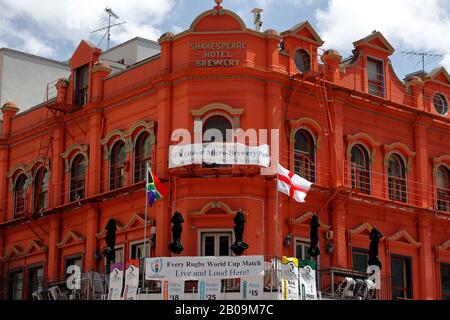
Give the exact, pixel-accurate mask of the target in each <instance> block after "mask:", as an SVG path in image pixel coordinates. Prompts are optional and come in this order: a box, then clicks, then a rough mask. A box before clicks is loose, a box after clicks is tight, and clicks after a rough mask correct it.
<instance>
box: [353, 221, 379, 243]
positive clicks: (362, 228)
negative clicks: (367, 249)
mask: <svg viewBox="0 0 450 320" xmlns="http://www.w3.org/2000/svg"><path fill="white" fill-rule="evenodd" d="M373 228H374V227H373V226H372V225H371V224H370V223H369V222H365V223H363V224H361V225H359V226H358V227H356V228H355V229H351V230H349V233H350V235H361V234H362V233H364V231H366V232H367V233H368V235H367V236H369V235H370V232H371V231H372V229H373ZM385 238H386V237H385V236H383V237H382V238H381V239H380V240H384V239H385Z"/></svg>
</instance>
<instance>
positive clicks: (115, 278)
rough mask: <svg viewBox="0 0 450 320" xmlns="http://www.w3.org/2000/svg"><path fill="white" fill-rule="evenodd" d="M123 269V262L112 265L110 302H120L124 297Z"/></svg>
mask: <svg viewBox="0 0 450 320" xmlns="http://www.w3.org/2000/svg"><path fill="white" fill-rule="evenodd" d="M123 268H124V265H123V262H120V263H115V264H112V265H111V273H110V274H109V293H108V300H120V299H121V297H122V286H123Z"/></svg>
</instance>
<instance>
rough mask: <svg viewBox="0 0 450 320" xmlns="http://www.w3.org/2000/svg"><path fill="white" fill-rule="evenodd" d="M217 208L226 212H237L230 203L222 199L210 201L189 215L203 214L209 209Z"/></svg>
mask: <svg viewBox="0 0 450 320" xmlns="http://www.w3.org/2000/svg"><path fill="white" fill-rule="evenodd" d="M215 209H217V211H222V212H224V213H225V214H235V213H236V212H235V211H234V210H233V209H231V207H230V206H229V205H227V204H226V203H224V202H221V201H217V202H209V203H207V204H205V205H204V206H203V207H202V208H201V209H200V210H197V211H193V212H191V213H190V214H189V215H202V214H207V213H208V211H211V210H213V211H215Z"/></svg>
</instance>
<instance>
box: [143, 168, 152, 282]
mask: <svg viewBox="0 0 450 320" xmlns="http://www.w3.org/2000/svg"><path fill="white" fill-rule="evenodd" d="M149 169H150V168H149V163H148V161H147V162H146V163H145V212H144V216H145V217H144V264H143V270H144V272H143V273H142V290H144V286H145V260H146V258H147V216H148V190H147V183H148V170H149Z"/></svg>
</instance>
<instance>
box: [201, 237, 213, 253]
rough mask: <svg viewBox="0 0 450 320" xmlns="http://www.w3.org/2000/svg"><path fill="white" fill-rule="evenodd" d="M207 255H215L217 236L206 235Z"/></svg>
mask: <svg viewBox="0 0 450 320" xmlns="http://www.w3.org/2000/svg"><path fill="white" fill-rule="evenodd" d="M204 243H205V252H204V254H205V256H215V254H214V253H215V252H214V251H215V250H214V245H215V237H214V236H206V237H205V240H204Z"/></svg>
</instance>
